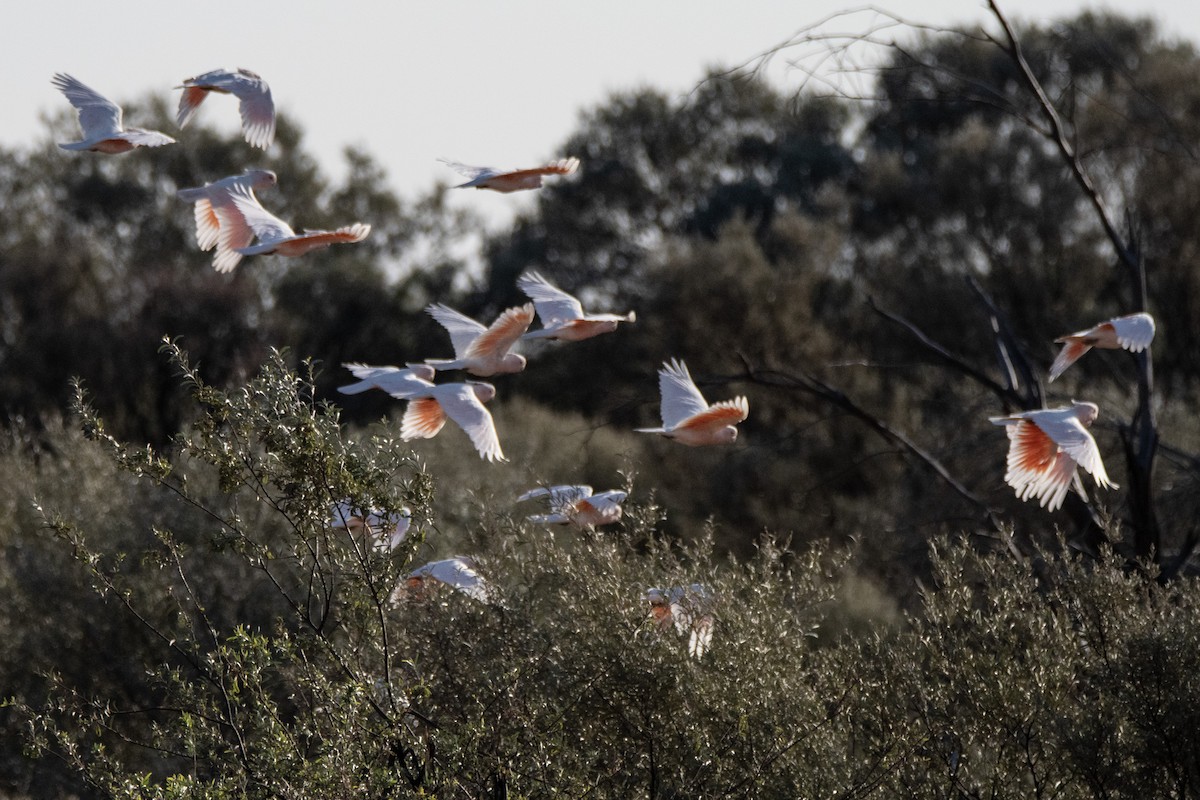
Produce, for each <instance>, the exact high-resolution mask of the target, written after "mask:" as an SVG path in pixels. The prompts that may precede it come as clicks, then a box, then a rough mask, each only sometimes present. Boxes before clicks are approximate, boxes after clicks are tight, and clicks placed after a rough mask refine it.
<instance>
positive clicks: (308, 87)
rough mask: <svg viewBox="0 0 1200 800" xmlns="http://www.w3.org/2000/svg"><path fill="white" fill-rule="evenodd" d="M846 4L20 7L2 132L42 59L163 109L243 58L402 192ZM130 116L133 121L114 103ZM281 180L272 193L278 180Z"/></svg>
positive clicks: (1047, 4) (37, 80)
mask: <svg viewBox="0 0 1200 800" xmlns="http://www.w3.org/2000/svg"><path fill="white" fill-rule="evenodd" d="M879 5H880V7H882V8H886V9H887V10H889V11H891V12H893V13H894V14H896V15H899V16H901V17H904V18H906V19H910V20H913V21H917V22H924V23H929V24H936V25H950V24H954V23H960V22H965V21H971V20H976V21H978V20H983V19H985V18H986V16H987V15H986V11H985V5H984V3H983V2H982V0H895V2H892V3H888V2H880V3H879ZM856 7H861V4H856V3H854V2H847V0H807V2H796V1H795V0H749V1H748V2H728V0H724V1H722V0H605V2H582V1H580V0H576V1H575V2H569V1H568V0H556V1H555V2H535V1H534V0H506V1H504V2H501V1H499V0H492V1H490V2H484V1H483V0H473V1H472V2H454V1H452V0H440V1H439V0H433V1H432V2H421V3H414V2H400V1H399V0H398V1H396V2H362V1H361V0H342V2H337V3H332V2H322V3H318V2H306V1H305V0H292V1H291V2H279V1H277V0H270V1H266V0H241V1H240V2H231V0H204V2H203V3H198V4H188V5H184V4H173V3H165V2H162V0H153V1H151V0H123V1H122V2H121V3H119V4H116V5H112V4H107V5H106V4H98V3H95V2H88V3H82V2H76V1H75V0H67V1H66V2H59V3H26V4H23V5H22V8H21V14H20V19H19V20H17V19H16V18H15V17H13V18H10V19H9V21H8V24H5V25H4V26H2V29H0V54H2V55H0V58H3V59H5V60H6V61H7V62H8V63H9V67H8V69H6V71H5V72H6V74H7V75H8V79H7V82H6V85H5V96H6V101H7V103H8V106H7V108H6V109H5V113H4V114H3V115H2V116H0V143H2V144H5V145H10V146H11V145H15V144H18V143H20V142H22V141H25V140H27V139H28V138H29V137H32V136H39V135H42V124H41V117H42V115H43V114H46V113H51V112H54V111H56V110H58V109H60V108H64V107H66V100H65V98H63V96H62V95H61V94H60V93H59V92H58V91H57V90H56V89H54V87H52V86H51V85H50V77H51V76H52V75H53V74H54V73H55V72H68V73H70V74H72V75H74V76H75V77H76V78H78V79H80V80H81V81H83V82H84V83H86V84H88V85H90V86H92V87H93V88H94V89H96V90H97V91H99V92H101V93H102V94H104V95H106V96H108V97H109V98H110V99H112V100H115V101H116V102H118V103H122V102H124V101H127V100H130V99H134V98H138V97H141V96H142V95H144V94H145V93H148V92H151V91H159V92H162V93H163V94H164V95H165V96H167V97H169V98H170V102H171V105H172V107H173V106H174V103H175V102H176V98H177V97H178V93H177V92H175V91H173V90H172V87H173V86H175V85H177V84H178V83H179V82H180V81H181V80H182V79H183V78H186V77H188V76H191V75H196V74H199V73H202V72H206V71H208V70H211V69H216V68H219V67H230V68H233V67H245V68H247V69H251V70H254V71H255V72H258V73H259V74H261V75H262V76H263V77H264V78H265V79H266V80H267V81H268V82H269V83H270V85H271V89H272V93H273V94H274V97H275V101H276V104H277V106H279V107H280V108H281V109H282V110H284V111H286V112H287V113H288V114H290V115H292V116H294V117H296V118H297V119H299V121H300V123H301V125H302V126H303V130H304V131H305V136H306V143H307V146H308V148H309V149H310V150H311V151H313V152H314V153H315V154H316V156H317V157H318V159H320V161H321V163H322V166H323V168H324V169H326V170H328V171H330V172H331V173H332V174H334V175H339V176H340V175H341V174H342V165H343V162H342V160H341V156H340V153H341V151H342V148H344V147H345V146H347V145H356V146H360V147H362V148H364V149H365V150H366V151H367V152H369V153H370V154H371V155H373V156H374V157H375V158H376V159H378V160H379V161H380V162H381V164H382V165H383V166H384V168H385V169H386V171H387V173H388V177H389V181H390V183H391V185H392V187H393V188H394V189H395V190H396V191H398V192H399V193H400V194H402V195H404V196H406V197H409V198H411V197H414V196H415V195H416V194H418V193H420V192H423V191H425V190H427V189H428V188H429V187H431V186H432V185H433V183H434V181H436V180H442V181H444V182H447V183H450V182H457V181H458V176H457V174H456V173H454V172H452V171H451V170H449V169H447V168H446V167H445V166H443V165H441V164H439V163H438V162H437V161H436V159H437V158H438V157H446V158H450V159H453V160H457V161H463V162H465V163H468V164H479V165H488V166H500V167H519V166H530V165H533V164H536V163H541V162H543V161H544V160H546V159H549V158H555V157H559V156H561V155H567V154H563V153H559V152H557V151H556V148H557V147H558V145H559V144H560V143H561V142H562V141H564V140H565V138H566V137H567V136H568V134H570V133H571V132H572V130H573V129H574V127H575V126H576V124H577V122H578V112H579V111H580V110H581V109H583V108H587V107H590V106H593V105H595V104H596V103H598V102H600V101H601V100H603V99H604V98H605V97H606V96H607V94H609V93H610V92H612V91H615V90H621V89H630V88H634V87H639V86H653V87H656V88H660V89H663V90H666V91H669V92H680V93H684V92H687V91H689V90H690V89H692V88H693V87H694V86H695V84H696V82H697V81H698V80H699V79H700V78H701V76H702V75H703V72H704V69H705V67H706V66H710V65H717V64H721V65H731V64H735V63H741V62H744V61H746V60H748V59H750V58H752V57H753V56H755V55H756V54H758V53H760V52H762V51H763V50H765V49H767V48H769V47H771V46H772V45H774V44H776V43H777V42H779V41H781V40H783V39H785V38H786V37H788V36H789V35H790V34H792V33H793V32H794V31H796V30H798V29H800V28H802V27H805V26H808V25H811V24H812V23H814V22H816V21H817V20H819V19H821V18H823V17H826V16H828V15H829V14H832V13H834V12H837V11H840V10H845V9H849V8H856ZM1001 7H1002V8H1003V9H1004V10H1005V12H1006V13H1007V14H1008V15H1009V16H1010V17H1013V18H1020V19H1026V20H1034V21H1037V20H1049V19H1054V18H1058V17H1062V16H1066V15H1071V14H1075V13H1077V12H1079V11H1080V10H1082V9H1083V8H1085V7H1095V4H1090V3H1084V2H1081V0H1004V2H1002V6H1001ZM1102 7H1107V8H1112V9H1116V10H1121V11H1124V12H1125V13H1137V14H1148V15H1151V16H1153V17H1155V18H1156V19H1158V20H1159V21H1160V23H1161V25H1162V28H1163V30H1165V31H1168V32H1169V33H1170V34H1171V35H1174V36H1179V37H1181V38H1186V39H1189V40H1191V41H1192V42H1200V4H1196V3H1195V2H1194V0H1110V2H1108V3H1105V4H1103V5H1102ZM10 16H11V15H10ZM870 16H871V15H870V14H869V13H867V14H858V15H855V16H854V17H848V18H846V19H845V20H843V21H841V22H840V23H839V24H838V26H837V28H838V29H839V30H847V31H851V32H853V31H854V30H856V29H857V28H858V26H862V27H863V28H865V27H866V26H867V25H868V24H869V22H870ZM785 72H786V67H785V65H784V64H782V63H781V62H780V63H776V65H775V67H774V69H773V72H772V75H774V76H776V77H778V78H779V79H780V80H783V79H785V78H786V77H788V76H787V75H785ZM791 77H793V78H795V77H796V76H795V74H794V73H793V74H792V75H791ZM235 105H236V104H235V102H234V101H233V100H232V99H231V98H223V97H215V98H213V99H210V100H209V101H208V102H206V103H205V104H204V105H203V106H202V107H201V109H200V111H199V112H198V114H197V117H196V120H197V121H203V122H205V123H208V124H214V125H216V126H217V127H224V128H227V129H228V130H230V131H235V130H237V127H238V126H237V110H236V107H235ZM126 123H127V124H129V125H134V126H136V125H138V124H139V120H137V119H136V118H135V117H129V116H127V118H126ZM165 132H166V133H168V134H170V135H172V136H175V137H176V138H177V139H179V141H180V144H177V145H173V146H176V147H178V146H186V142H187V131H186V130H185V131H183V132H179V131H177V130H175V129H174V128H173V127H172V128H168V129H167V130H166V131H165ZM63 155H64V158H71V157H75V158H79V157H94V156H91V154H69V153H64V154H63ZM141 155H144V154H142V153H134V154H133V155H131V156H122V157H123V158H130V157H139V156H141ZM247 166H253V165H250V164H248V165H247ZM219 177H222V176H220V175H213V176H212V179H214V180H215V179H216V178H219ZM280 191H286V176H283V175H281V176H280ZM454 202H455V203H460V204H463V205H465V206H469V207H471V208H474V209H476V210H477V211H479V212H480V213H482V214H484V215H485V216H486V217H488V218H491V219H496V218H497V214H498V213H499V214H500V216H507V214H505V213H504V211H505V210H507V209H511V208H513V207H514V206H515V205H516V204H519V203H522V202H528V198H527V197H519V196H500V195H496V194H494V193H491V192H474V191H472V192H467V191H463V192H460V193H458V196H457V197H455V198H454Z"/></svg>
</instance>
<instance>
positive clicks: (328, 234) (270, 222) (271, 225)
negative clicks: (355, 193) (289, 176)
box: [213, 187, 371, 258]
mask: <svg viewBox="0 0 1200 800" xmlns="http://www.w3.org/2000/svg"><path fill="white" fill-rule="evenodd" d="M229 194H230V198H231V199H232V200H233V206H232V207H229V208H214V209H213V210H214V211H215V212H216V214H217V219H218V220H219V221H220V229H221V233H220V237H221V238H220V241H219V242H218V244H217V246H218V247H225V246H228V247H229V248H231V249H233V250H234V251H235V252H238V253H241V254H242V255H244V256H256V255H270V254H272V253H274V254H276V255H281V256H288V257H293V258H294V257H296V256H302V255H304V254H305V253H308V252H310V251H312V250H318V249H320V248H322V247H328V246H329V245H331V244H349V243H353V242H361V241H362V240H363V239H366V238H367V234H369V233H370V232H371V226H370V225H364V224H363V223H361V222H356V223H354V224H353V225H348V226H346V227H343V228H338V229H336V230H332V231H305V232H304V233H296V232H295V231H294V230H292V229H291V227H290V226H289V225H288V224H287V223H286V222H284V221H283V220H281V219H279V217H276V216H275V215H274V214H272V213H271V212H269V211H267V210H266V209H265V208H263V207H262V204H261V203H259V202H258V199H257V198H256V197H255V196H254V195H253V194H252V193H251V192H249V191H248V190H246V189H245V188H244V187H234V188H233V189H232V190H231V191H230V193H229ZM249 234H253V235H254V236H256V237H258V244H256V245H249V246H241V247H235V246H234V245H235V244H236V243H237V242H239V241H244V240H245V239H246V236H247V235H249Z"/></svg>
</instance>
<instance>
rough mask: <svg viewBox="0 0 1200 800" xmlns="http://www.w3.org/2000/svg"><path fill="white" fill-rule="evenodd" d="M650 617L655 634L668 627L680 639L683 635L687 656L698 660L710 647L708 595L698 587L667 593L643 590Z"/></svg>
mask: <svg viewBox="0 0 1200 800" xmlns="http://www.w3.org/2000/svg"><path fill="white" fill-rule="evenodd" d="M645 597H646V601H647V602H648V603H650V616H651V618H652V619H653V620H654V622H655V624H656V626H657V627H658V629H659V630H664V629H666V628H668V627H670V626H671V625H672V624H673V625H674V626H675V631H676V633H678V634H679V635H680V636H683V635H684V634H687V637H688V655H690V656H691V657H692V658H700V657H702V656H703V655H704V653H705V652H706V651H707V650H708V647H709V645H710V644H711V643H712V631H713V615H712V611H711V606H712V593H711V592H709V590H708V589H707V588H706V587H705V586H703V585H702V584H699V583H693V584H691V585H690V586H675V587H672V588H670V589H665V590H664V589H647V590H646V594H645Z"/></svg>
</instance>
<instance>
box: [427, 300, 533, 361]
mask: <svg viewBox="0 0 1200 800" xmlns="http://www.w3.org/2000/svg"><path fill="white" fill-rule="evenodd" d="M425 311H426V312H428V314H429V316H431V317H433V318H434V319H435V320H437V321H438V323H439V324H441V326H442V327H443V328H445V329H446V331H447V333H449V334H450V343H451V345H453V347H454V358H453V359H434V358H428V359H426V360H425V363H426V364H428V365H429V366H431V367H433V368H434V369H438V370H442V369H462V370H466V371H467V372H469V373H471V374H472V375H478V376H479V377H481V378H486V377H489V376H491V375H503V374H509V373H513V372H520V371H521V370H523V369H525V356H522V355H518V354H517V353H510V352H508V351H509V349H510V348H511V347H512V346H513V345H515V344H516V343H517V340H518V339H520V338H521V334H523V333H525V331H526V330H528V328H529V323H531V322H533V305H532V304H528V303H527V304H525V305H523V306H514V307H513V308H510V309H508V310H507V311H505V312H504V313H503V314H501V315H500V316H499V317H497V318H496V321H495V322H493V323H492V324H491V325H490V326H489V327H486V328H485V327H484V326H483V325H482V324H481V323H479V322H476V321H475V320H473V319H471V318H470V317H468V316H467V315H465V314H461V313H459V312H458V311H455V310H454V309H453V308H450V307H449V306H445V305H442V304H441V303H435V304H433V305H431V306H429V307H428V308H426V309H425Z"/></svg>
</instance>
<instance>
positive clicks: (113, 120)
mask: <svg viewBox="0 0 1200 800" xmlns="http://www.w3.org/2000/svg"><path fill="white" fill-rule="evenodd" d="M51 83H53V84H54V85H55V86H56V87H57V88H58V89H59V91H61V92H62V93H63V94H64V95H66V97H67V100H69V101H70V102H71V105H73V106H75V109H76V111H77V112H78V116H79V127H80V128H81V129H82V130H83V135H84V137H85V138H86V139H103V138H106V137H109V136H115V135H117V134H120V133H121V132H122V130H123V126H122V123H121V107H120V106H118V105H117V104H116V103H114V102H112V101H111V100H109V99H108V98H107V97H105V96H104V95H102V94H100V93H99V92H97V91H96V90H95V89H93V88H92V87H90V86H88V85H87V84H85V83H83V82H82V81H80V80H78V79H77V78H74V77H72V76H70V75H67V74H66V73H61V72H60V73H58V74H57V75H55V76H54V77H53V78H52V79H51Z"/></svg>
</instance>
